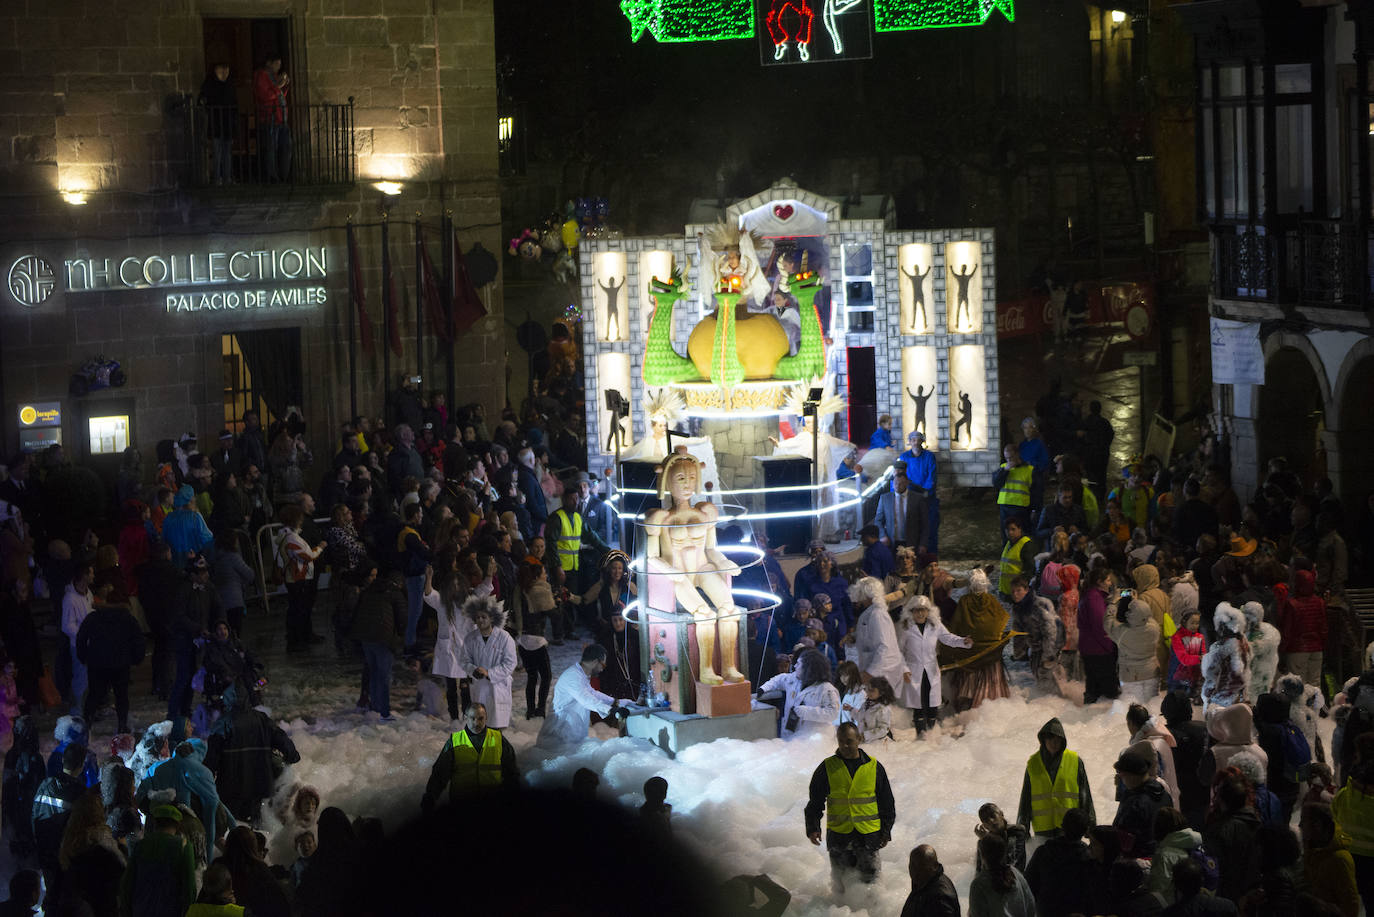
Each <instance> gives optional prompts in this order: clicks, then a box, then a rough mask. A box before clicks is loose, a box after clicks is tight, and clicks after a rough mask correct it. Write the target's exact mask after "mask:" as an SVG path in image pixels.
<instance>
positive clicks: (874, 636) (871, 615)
mask: <svg viewBox="0 0 1374 917" xmlns="http://www.w3.org/2000/svg"><path fill="white" fill-rule="evenodd" d="M854 648H855V649H857V650H858V651H859V671H860V672H867V673H868V674H869V675H870V676H872V677H874V678H877V677H878V676H882V677H883V678H886V679H887V681H888V684H890V685H892V690H893V691H894V692H896V691H897V690H898V689H900V687H901V685H902V676H903V675H905V674H906V663H905V661H904V660H903V659H902V650H901V647H900V646H899V645H898V643H897V629H896V628H895V627H893V626H892V616H891V615H890V614H888V612H887V605H886V604H884V603H883V602H874V603H873V604H872V605H869V606H868V608H866V609H864V613H863V614H861V615H859V623H858V624H856V625H854Z"/></svg>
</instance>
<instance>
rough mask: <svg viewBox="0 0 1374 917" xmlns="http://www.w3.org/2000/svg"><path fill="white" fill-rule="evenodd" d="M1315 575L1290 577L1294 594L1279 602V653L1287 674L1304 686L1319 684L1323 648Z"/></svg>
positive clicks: (1323, 610)
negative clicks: (1297, 678)
mask: <svg viewBox="0 0 1374 917" xmlns="http://www.w3.org/2000/svg"><path fill="white" fill-rule="evenodd" d="M1316 591H1317V575H1316V574H1315V573H1313V572H1312V571H1311V570H1298V571H1296V572H1295V573H1294V574H1293V592H1292V594H1290V595H1286V596H1284V598H1283V599H1282V600H1281V601H1280V602H1279V607H1278V615H1277V616H1278V622H1279V634H1280V641H1279V653H1280V654H1282V656H1283V664H1284V665H1285V666H1286V667H1287V668H1288V671H1289V672H1291V673H1293V674H1294V675H1297V676H1298V677H1299V678H1301V679H1302V680H1303V683H1304V684H1309V685H1318V684H1321V676H1322V650H1323V649H1324V648H1325V647H1326V637H1327V621H1326V602H1325V601H1324V600H1323V599H1322V598H1321V596H1319V595H1317V594H1316Z"/></svg>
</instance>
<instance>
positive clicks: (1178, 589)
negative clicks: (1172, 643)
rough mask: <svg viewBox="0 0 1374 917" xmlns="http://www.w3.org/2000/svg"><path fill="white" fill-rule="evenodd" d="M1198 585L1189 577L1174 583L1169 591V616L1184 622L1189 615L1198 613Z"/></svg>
mask: <svg viewBox="0 0 1374 917" xmlns="http://www.w3.org/2000/svg"><path fill="white" fill-rule="evenodd" d="M1197 602H1198V598H1197V583H1195V582H1193V580H1192V577H1191V576H1189V577H1187V578H1185V579H1181V580H1179V581H1178V582H1176V583H1174V586H1173V588H1172V589H1170V590H1169V616H1170V617H1172V618H1173V619H1174V620H1175V621H1178V622H1182V621H1183V619H1184V618H1186V617H1187V616H1188V615H1190V614H1193V613H1194V612H1196V611H1197Z"/></svg>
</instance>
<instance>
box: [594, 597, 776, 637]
mask: <svg viewBox="0 0 1374 917" xmlns="http://www.w3.org/2000/svg"><path fill="white" fill-rule="evenodd" d="M730 597H731V598H745V599H755V600H757V601H759V602H762V603H763V605H762V606H761V607H759V608H744V607H742V606H737V608H736V610H735V611H733V612H730V613H729V614H721V613H719V612H717V613H715V614H709V615H692V618H693V620H695V621H719V620H720V619H721V618H727V619H728V618H738V617H742V616H744V615H756V614H763V613H764V612H766V611H772V610H773V609H775V608H777V607H778V606H779V605H781V604H782V597H781V596H779V595H775V594H774V593H771V592H765V591H764V590H762V589H735V588H731V589H730ZM644 610H647V611H652V612H654V613H655V614H660V615H662V614H672V613H674V612H665V611H660V610H658V609H653V608H649V609H646V608H645V606H644V603H643V602H641V601H640V600H639V599H635V600H634V601H632V602H630V604H628V605H626V606H625V607H624V608H623V609H622V610H621V612H620V616H621V617H622V618H624V619H625V623H626V624H633V625H635V626H636V627H638V626H639V625H640V624H641V623H643V622H641V621H640V620H639V614H640V612H641V611H644ZM676 613H677V614H689V612H685V611H684V612H676Z"/></svg>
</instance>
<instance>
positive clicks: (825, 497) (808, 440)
mask: <svg viewBox="0 0 1374 917" xmlns="http://www.w3.org/2000/svg"><path fill="white" fill-rule="evenodd" d="M812 388H820V389H822V390H823V391H824V393H825V394H824V395H822V397H821V402H820V404H819V405H818V406H817V408H816V418H817V419H819V420H821V425H820V427H819V429H820V430H821V431H824V430H825V429H826V424H825V421H826V420H827V419H829V417H830V415H831V414H834V413H835V412H836V411H838V410H840V409H841V408H843V407H844V401H843V400H842V399H840V398H838V397H836V396H835V395H834V394H833V392H834V379H833V378H831V377H828V376H827V377H826V378H825V379H824V380H822V379H814V380H812V381H810V382H803V383H802V384H800V385H798V386H795V387H794V388H793V390H792V394H791V396H789V398H788V404H787V407H788V410H789V411H791V412H792V413H793V414H795V415H797V416H799V417H800V416H803V410H802V408H803V405H804V402H805V399H806V395H807V393H808V392H809V391H810V389H812ZM810 422H811V420H810V419H809V418H807V419H804V420H803V422H802V426H801V427H800V430H801V432H799V433H797V435H795V436H791V437H789V438H787V439H784V440H782V441H781V442H779V443H778V444H777V445H776V446H774V447H773V454H774V455H796V456H801V457H802V458H808V459H809V458H811V457H812V452H813V450H814V451H815V454H816V463H817V468H816V481H817V483H819V484H822V485H826V486H823V487H821V489H820V499H819V500H818V501H817V506H818V507H826V506H834V505H835V504H836V503H839V502H841V494H840V489H839V488H838V487H837V486H836V482H835V471H836V469H838V468H839V467H840V465H842V464H844V459H845V456H847V455H849V453H850V452H852V451H853V450H854V444H853V443H849V442H846V441H845V440H842V439H840V438H839V437H836V436H831V435H830V434H829V433H825V432H821V433H820V434H819V435H818V436H817V437H815V441H814V442H813V438H812V435H811V430H810V429H809V424H810ZM854 483H855V481H854V480H851V479H846V480H845V481H844V482H843V485H844V489H845V491H847V492H848V493H847V494H845V495H844V498H845V499H848V498H849V494H852V491H853V487H854ZM839 525H840V522H839V514H838V513H837V512H833V511H832V512H828V513H825V514H824V515H823V516H821V537H822V538H825V537H828V536H832V535H834V534H835V532H836V531H837V530H838V529H839Z"/></svg>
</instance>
